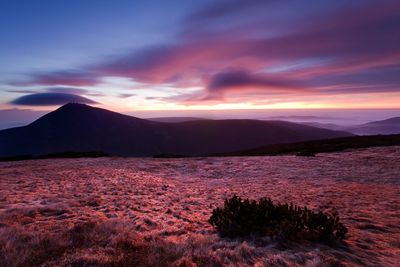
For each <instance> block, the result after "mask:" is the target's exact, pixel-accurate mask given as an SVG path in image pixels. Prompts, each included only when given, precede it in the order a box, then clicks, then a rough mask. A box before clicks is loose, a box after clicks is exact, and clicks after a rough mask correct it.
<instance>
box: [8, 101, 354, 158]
mask: <svg viewBox="0 0 400 267" xmlns="http://www.w3.org/2000/svg"><path fill="white" fill-rule="evenodd" d="M348 135H351V134H349V133H347V132H339V131H331V130H327V129H319V128H315V127H310V126H305V125H301V124H296V123H290V122H283V121H258V120H197V121H186V122H180V123H162V122H155V121H150V120H144V119H139V118H135V117H131V116H127V115H122V114H119V113H116V112H112V111H108V110H105V109H100V108H94V107H91V106H87V105H83V104H67V105H64V106H62V107H60V108H59V109H57V110H55V111H53V112H50V113H48V114H46V115H44V116H43V117H41V118H39V119H38V120H36V121H34V122H33V123H31V124H29V125H27V126H24V127H18V128H12V129H6V130H2V131H0V156H3V157H4V156H15V155H44V154H51V153H61V152H66V151H73V152H88V151H100V152H105V153H109V154H111V155H123V156H153V155H159V154H181V155H207V154H211V153H221V152H229V151H235V150H242V149H248V148H253V147H257V146H261V145H268V144H274V143H288V142H297V141H306V140H314V139H324V138H334V137H340V136H348Z"/></svg>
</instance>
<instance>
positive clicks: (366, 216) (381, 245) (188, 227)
mask: <svg viewBox="0 0 400 267" xmlns="http://www.w3.org/2000/svg"><path fill="white" fill-rule="evenodd" d="M399 160H400V147H380V148H369V149H361V150H354V151H349V152H339V153H321V154H318V155H317V156H316V157H295V156H290V155H289V156H274V157H212V158H182V159H152V158H118V157H113V158H107V157H104V158H78V159H43V160H27V161H16V162H1V163H0V266H222V265H228V266H238V265H242V266H253V265H256V266H293V265H304V266H342V265H344V266H346V265H348V266H354V265H374V266H377V265H380V266H396V264H397V263H398V262H400V256H399V255H400V243H399V240H400V226H399V223H398V222H399V220H400V214H399V212H398V211H399V210H400V179H399V173H400V165H399V164H396V162H399ZM233 194H237V195H239V196H241V197H245V198H252V199H258V198H260V197H270V198H271V199H272V200H273V201H275V202H293V203H295V204H298V205H301V206H302V205H307V207H309V208H311V209H313V210H322V211H333V210H337V211H338V212H339V214H340V217H341V220H342V221H343V223H344V224H345V225H346V226H347V227H348V229H349V237H348V239H347V240H346V241H345V242H344V243H335V244H326V243H318V242H310V241H279V240H272V239H270V238H268V237H265V238H256V237H253V238H241V239H228V238H221V237H219V236H218V235H217V233H216V231H215V229H214V228H213V227H212V226H211V225H210V224H209V223H208V222H207V221H208V219H209V217H210V215H211V212H212V210H213V208H215V207H217V206H221V205H222V204H223V201H224V198H226V197H230V196H232V195H233Z"/></svg>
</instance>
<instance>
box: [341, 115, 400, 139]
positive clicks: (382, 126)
mask: <svg viewBox="0 0 400 267" xmlns="http://www.w3.org/2000/svg"><path fill="white" fill-rule="evenodd" d="M346 130H347V131H350V132H352V133H354V134H360V135H374V134H399V133H400V117H394V118H390V119H386V120H382V121H373V122H369V123H366V124H362V125H358V126H354V127H350V128H347V129H346Z"/></svg>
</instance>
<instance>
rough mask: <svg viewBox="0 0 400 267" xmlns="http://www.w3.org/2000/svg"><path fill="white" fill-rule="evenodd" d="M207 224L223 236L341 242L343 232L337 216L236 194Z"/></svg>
mask: <svg viewBox="0 0 400 267" xmlns="http://www.w3.org/2000/svg"><path fill="white" fill-rule="evenodd" d="M208 222H209V223H210V224H211V225H213V226H214V227H215V228H216V229H217V231H218V233H219V234H220V235H221V236H223V237H240V236H249V235H258V236H271V237H282V238H286V239H318V240H332V239H339V240H342V239H345V238H346V233H347V228H346V226H344V225H343V224H342V223H341V222H340V221H339V216H338V215H337V214H329V213H323V212H313V211H311V210H309V209H307V207H304V208H301V207H298V206H295V205H293V204H280V203H278V204H274V203H273V202H272V201H271V199H269V198H261V199H259V200H258V201H256V200H249V199H244V200H243V199H241V198H240V197H238V196H236V195H234V196H233V197H231V198H230V199H226V200H225V202H224V207H223V208H216V209H214V210H213V211H212V215H211V217H210V219H209V220H208Z"/></svg>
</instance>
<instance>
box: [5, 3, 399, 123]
mask: <svg viewBox="0 0 400 267" xmlns="http://www.w3.org/2000/svg"><path fill="white" fill-rule="evenodd" d="M0 59H1V60H0V109H2V110H5V109H7V110H8V109H25V110H28V111H29V110H32V112H34V111H35V110H36V111H37V110H52V109H54V108H55V107H57V106H60V105H62V104H64V103H67V102H82V103H88V104H94V105H97V106H100V107H105V108H109V109H112V110H116V111H120V112H135V111H143V110H168V111H171V110H182V111H181V112H180V113H179V114H180V115H182V116H186V115H191V113H190V112H185V110H186V111H187V110H210V109H213V110H220V109H309V108H313V109H325V108H329V109H337V108H339V109H343V108H352V109H354V108H356V109H357V108H363V109H376V108H378V109H394V108H399V103H400V1H398V0H393V1H392V0H353V1H349V0H332V1H327V0H326V1H321V0H307V1H289V0H279V1H278V0H229V1H228V0H227V1H211V0H209V1H207V0H196V1H193V0H192V1H185V0H181V1H172V0H169V1H122V0H119V1H102V0H85V1H82V0H69V1H52V0H36V1H28V0H2V1H0ZM177 114H178V113H177ZM0 119H1V116H0Z"/></svg>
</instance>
